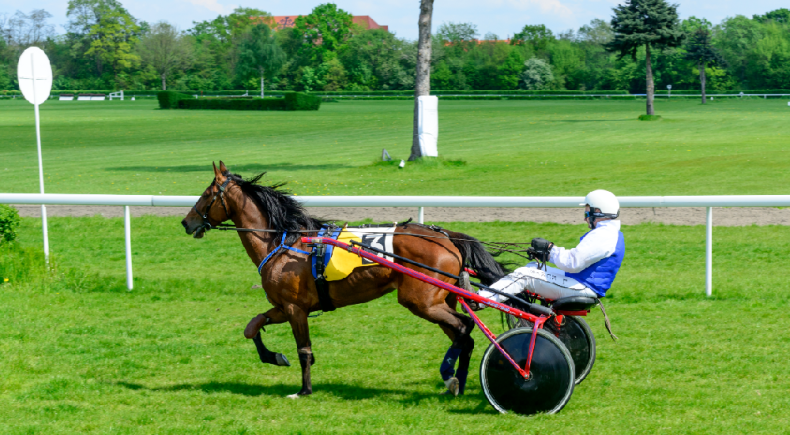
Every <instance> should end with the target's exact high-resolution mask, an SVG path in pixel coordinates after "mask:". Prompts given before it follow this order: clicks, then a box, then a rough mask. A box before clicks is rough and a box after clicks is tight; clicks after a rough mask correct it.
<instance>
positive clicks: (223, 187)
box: [192, 177, 230, 234]
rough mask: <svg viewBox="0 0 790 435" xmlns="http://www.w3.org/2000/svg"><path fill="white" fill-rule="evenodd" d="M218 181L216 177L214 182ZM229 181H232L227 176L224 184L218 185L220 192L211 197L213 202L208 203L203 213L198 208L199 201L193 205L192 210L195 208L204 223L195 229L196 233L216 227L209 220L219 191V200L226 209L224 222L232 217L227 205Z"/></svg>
mask: <svg viewBox="0 0 790 435" xmlns="http://www.w3.org/2000/svg"><path fill="white" fill-rule="evenodd" d="M216 183H217V180H216V179H215V180H214V182H213V183H212V184H216ZM228 183H230V177H227V178H225V182H224V183H222V185H220V186H218V187H219V192H215V193H214V197H213V198H211V202H210V203H208V206H207V207H206V210H205V211H204V212H203V213H201V212H199V211H198V210H197V203H195V205H193V206H192V210H194V211H195V213H197V214H198V215H199V216H200V217H201V218H203V223H202V224H201V225H200V226H199V227H198V228H197V229H196V230H195V233H196V234H197V233H198V232H199V231H200V230H205V231H209V230H211V229H212V228H214V225H211V222H209V220H208V214H209V212H210V211H211V206H212V205H214V203H215V202H216V201H217V193H219V202H220V203H222V208H223V209H224V210H225V219H223V220H222V222H224V221H226V220H228V219H230V212H229V211H228V207H227V206H226V205H225V191H226V190H227V189H226V188H227V187H228ZM198 201H199V200H198Z"/></svg>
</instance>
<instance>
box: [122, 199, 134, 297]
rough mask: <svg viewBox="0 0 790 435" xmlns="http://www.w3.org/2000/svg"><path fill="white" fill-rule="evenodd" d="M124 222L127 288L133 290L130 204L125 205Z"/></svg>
mask: <svg viewBox="0 0 790 435" xmlns="http://www.w3.org/2000/svg"><path fill="white" fill-rule="evenodd" d="M123 222H124V232H125V233H126V288H128V289H129V291H131V290H132V288H133V287H134V282H133V280H132V219H131V216H130V213H129V206H128V205H125V206H124V207H123Z"/></svg>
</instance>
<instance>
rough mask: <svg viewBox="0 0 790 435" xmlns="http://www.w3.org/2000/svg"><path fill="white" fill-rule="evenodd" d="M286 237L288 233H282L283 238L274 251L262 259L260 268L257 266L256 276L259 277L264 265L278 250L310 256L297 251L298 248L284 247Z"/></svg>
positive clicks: (307, 253) (299, 250)
mask: <svg viewBox="0 0 790 435" xmlns="http://www.w3.org/2000/svg"><path fill="white" fill-rule="evenodd" d="M287 236H288V232H287V231H283V238H282V239H281V240H280V244H279V245H277V247H276V248H274V249H273V250H272V252H270V253H269V255H267V256H266V258H264V259H263V261H261V265H260V266H258V275H260V274H261V271H263V266H265V265H266V263H268V262H269V259H271V258H272V257H273V256H274V254H276V253H277V251H279V250H280V249H288V250H290V251H294V252H298V253H300V254H305V255H310V253H309V252H307V251H302V250H301V249H299V248H294V247H293V246H288V245H286V244H285V238H286V237H287Z"/></svg>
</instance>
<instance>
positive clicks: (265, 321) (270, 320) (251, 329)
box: [244, 308, 291, 367]
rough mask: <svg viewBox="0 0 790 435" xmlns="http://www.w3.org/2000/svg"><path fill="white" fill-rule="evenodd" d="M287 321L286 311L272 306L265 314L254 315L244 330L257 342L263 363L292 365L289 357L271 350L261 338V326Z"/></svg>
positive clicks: (247, 335) (246, 335)
mask: <svg viewBox="0 0 790 435" xmlns="http://www.w3.org/2000/svg"><path fill="white" fill-rule="evenodd" d="M286 321H287V318H286V316H285V313H283V312H282V311H281V310H279V309H278V308H272V309H271V310H269V311H267V312H266V313H264V314H258V315H257V316H255V317H253V319H252V320H250V323H249V324H248V325H247V328H246V329H245V330H244V336H245V337H247V338H251V339H252V341H253V343H255V349H256V350H257V351H258V357H260V359H261V362H262V363H264V364H273V365H276V366H285V367H290V365H291V363H290V362H288V358H286V357H285V355H283V354H281V353H276V352H272V351H270V350H269V349H267V348H266V345H265V344H263V340H262V339H261V328H263V327H264V325H276V324H278V323H285V322H286Z"/></svg>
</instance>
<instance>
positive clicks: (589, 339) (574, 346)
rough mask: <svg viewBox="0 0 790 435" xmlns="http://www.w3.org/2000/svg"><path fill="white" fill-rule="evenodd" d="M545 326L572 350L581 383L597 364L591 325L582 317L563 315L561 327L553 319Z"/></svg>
mask: <svg viewBox="0 0 790 435" xmlns="http://www.w3.org/2000/svg"><path fill="white" fill-rule="evenodd" d="M543 328H544V329H545V330H546V331H549V332H551V333H552V334H554V336H555V337H557V338H559V339H560V341H561V342H562V344H564V345H565V347H566V348H567V349H568V352H570V354H571V358H573V364H574V370H575V372H576V385H579V384H580V383H581V381H583V380H584V378H586V377H587V375H589V374H590V370H592V367H593V364H595V336H593V333H592V330H590V326H589V325H587V322H585V321H584V319H582V318H580V317H576V316H563V319H562V325H560V327H559V328H557V325H556V324H555V323H554V320H553V319H552V320H549V321H547V322H546V323H545V324H544V327H543ZM558 329H559V330H558Z"/></svg>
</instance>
